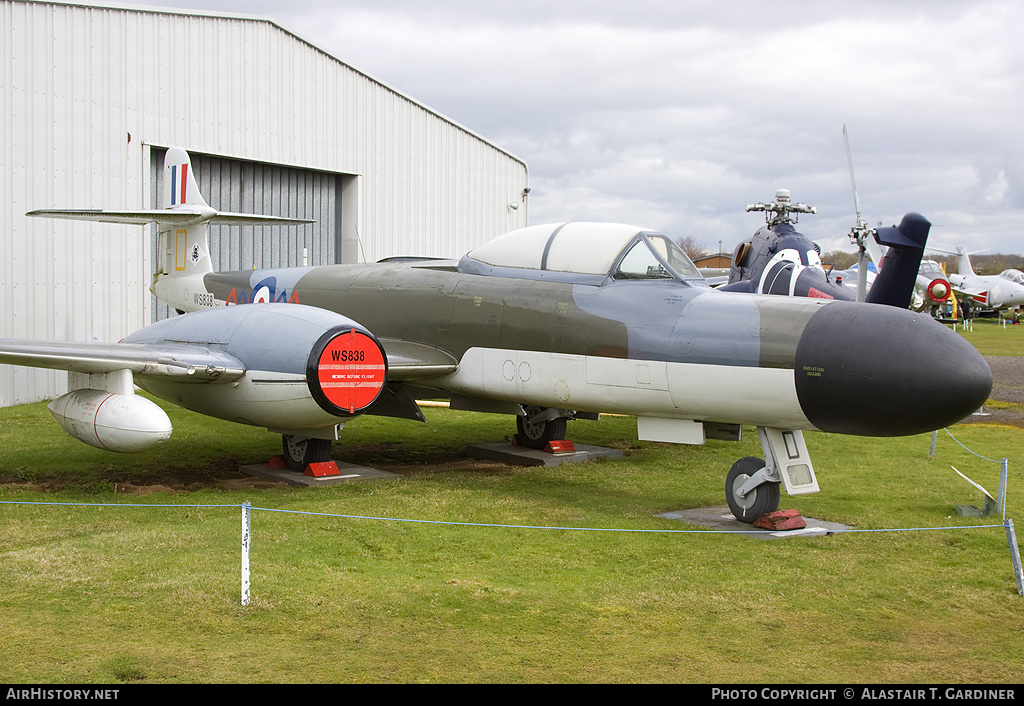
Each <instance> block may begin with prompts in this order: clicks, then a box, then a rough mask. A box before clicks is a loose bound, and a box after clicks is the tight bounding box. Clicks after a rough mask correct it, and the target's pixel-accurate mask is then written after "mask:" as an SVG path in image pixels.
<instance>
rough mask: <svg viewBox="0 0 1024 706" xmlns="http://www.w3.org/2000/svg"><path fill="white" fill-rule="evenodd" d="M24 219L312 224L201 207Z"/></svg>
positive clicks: (44, 212) (60, 212)
mask: <svg viewBox="0 0 1024 706" xmlns="http://www.w3.org/2000/svg"><path fill="white" fill-rule="evenodd" d="M25 215H26V216H34V217H37V218H59V219H62V220H68V221H92V222H98V223H122V224H127V225H145V224H146V223H162V224H164V225H182V226H186V225H192V224H194V223H198V222H200V221H207V222H209V223H212V224H225V225H243V226H259V225H287V224H291V225H299V224H303V223H315V221H311V220H306V219H303V218H281V217H278V216H263V215H258V214H252V213H220V212H219V211H214V210H213V209H206V210H203V209H202V208H201V207H188V206H185V207H181V208H159V209H143V210H138V211H113V210H105V209H99V208H80V209H55V208H47V209H39V210H36V211H29V212H28V213H26V214H25Z"/></svg>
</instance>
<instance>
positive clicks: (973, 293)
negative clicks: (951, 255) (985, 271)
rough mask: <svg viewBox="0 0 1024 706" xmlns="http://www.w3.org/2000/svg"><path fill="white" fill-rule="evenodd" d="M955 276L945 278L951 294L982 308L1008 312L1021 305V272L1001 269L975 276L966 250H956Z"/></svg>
mask: <svg viewBox="0 0 1024 706" xmlns="http://www.w3.org/2000/svg"><path fill="white" fill-rule="evenodd" d="M956 252H957V255H959V261H958V265H957V271H958V273H957V274H955V275H949V283H950V285H952V287H953V291H954V292H956V293H957V295H958V296H960V297H961V298H963V297H968V298H970V300H971V301H972V302H973V303H974V304H975V305H976V306H980V307H982V308H985V309H996V310H999V309H1010V308H1012V307H1015V306H1020V305H1021V304H1024V272H1021V271H1020V270H1005V271H1003V272H1002V273H1000V274H998V275H978V274H975V273H974V268H973V267H972V266H971V257H970V255H969V254H968V253H967V249H966V248H957V249H956Z"/></svg>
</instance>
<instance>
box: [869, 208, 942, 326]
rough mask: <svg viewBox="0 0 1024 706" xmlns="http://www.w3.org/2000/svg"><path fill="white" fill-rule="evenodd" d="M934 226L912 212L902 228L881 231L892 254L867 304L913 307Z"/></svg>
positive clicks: (905, 217)
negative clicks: (915, 287) (918, 275)
mask: <svg viewBox="0 0 1024 706" xmlns="http://www.w3.org/2000/svg"><path fill="white" fill-rule="evenodd" d="M931 227H932V224H931V223H930V222H929V221H928V219H927V218H925V217H924V216H922V215H921V214H919V213H908V214H907V215H905V216H903V220H902V221H900V224H899V225H898V226H892V227H889V228H879V229H877V231H876V233H877V235H876V238H877V239H878V242H879V243H881V244H882V245H888V246H889V251H888V252H887V253H886V255H885V266H884V267H883V268H882V271H881V272H880V273H879V275H878V277H876V278H875V282H874V284H872V285H871V291H869V292H868V296H867V300H866V301H868V302H871V303H874V304H888V305H889V306H895V307H898V308H900V309H906V308H907V307H909V306H910V300H911V297H912V296H913V294H914V285H915V284H916V283H917V272H918V270H919V269H920V267H921V256H922V255H923V254H924V249H925V245H926V244H927V242H928V231H929V230H931Z"/></svg>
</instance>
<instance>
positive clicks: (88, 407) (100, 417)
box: [47, 389, 171, 453]
mask: <svg viewBox="0 0 1024 706" xmlns="http://www.w3.org/2000/svg"><path fill="white" fill-rule="evenodd" d="M47 409H49V410H50V414H52V415H53V418H54V419H56V420H57V423H58V424H60V425H61V426H62V427H63V428H64V431H66V432H67V433H68V434H71V436H73V437H75V438H76V439H78V440H79V441H84V442H85V443H87V444H89V445H90V446H95V447H96V448H98V449H104V450H106V451H117V452H119V453H137V452H140V451H151V450H153V449H155V448H157V447H159V446H161V445H163V443H164V442H165V441H167V439H168V438H170V436H171V420H170V419H168V418H167V414H166V413H165V412H164V411H163V410H162V409H160V407H158V406H157V405H155V404H154V403H153V402H151V401H150V400H147V399H146V398H145V397H139V396H138V395H119V394H116V393H113V392H107V391H104V390H88V389H85V390H75V391H73V392H69V393H67V394H66V395H61V396H60V397H58V398H56V399H55V400H53V401H52V402H50V404H48V405H47Z"/></svg>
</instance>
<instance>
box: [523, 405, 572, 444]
mask: <svg viewBox="0 0 1024 706" xmlns="http://www.w3.org/2000/svg"><path fill="white" fill-rule="evenodd" d="M524 410H525V411H526V416H525V417H516V430H517V431H518V432H519V441H520V442H522V444H523V446H525V447H527V448H530V449H543V448H544V447H545V446H546V445H547V443H548V442H549V441H560V440H562V439H564V438H565V422H566V419H565V417H558V418H557V419H550V420H541V421H534V422H531V421H528V420H529V419H530V418H531V417H533V416H536V415H538V414H540V413H542V412H543V411H544V408H543V407H537V406H535V405H531V406H529V407H524Z"/></svg>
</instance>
